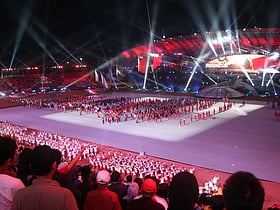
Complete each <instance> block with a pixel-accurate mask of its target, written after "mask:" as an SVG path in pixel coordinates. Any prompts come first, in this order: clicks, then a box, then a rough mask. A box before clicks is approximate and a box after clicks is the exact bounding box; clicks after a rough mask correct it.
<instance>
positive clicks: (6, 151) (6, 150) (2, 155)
mask: <svg viewBox="0 0 280 210" xmlns="http://www.w3.org/2000/svg"><path fill="white" fill-rule="evenodd" d="M17 148H18V147H17V144H16V141H15V140H14V139H12V138H10V137H8V136H5V137H4V136H0V166H2V165H4V163H5V162H6V161H7V160H9V159H14V156H15V153H16V151H17Z"/></svg>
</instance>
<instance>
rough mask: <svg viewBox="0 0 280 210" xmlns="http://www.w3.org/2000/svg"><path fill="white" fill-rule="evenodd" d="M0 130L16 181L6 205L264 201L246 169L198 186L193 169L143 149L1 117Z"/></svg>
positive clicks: (205, 205) (217, 209)
mask: <svg viewBox="0 0 280 210" xmlns="http://www.w3.org/2000/svg"><path fill="white" fill-rule="evenodd" d="M0 136H1V140H0V152H1V154H0V156H3V155H4V154H5V153H4V152H3V151H5V150H7V151H6V153H7V152H11V151H12V153H13V155H6V156H4V157H1V158H2V159H3V158H4V159H5V158H6V159H9V161H7V160H6V159H5V160H1V158H0V160H1V161H0V179H3V180H2V181H3V182H1V183H7V181H5V180H4V179H6V178H7V177H6V176H11V177H12V178H10V179H9V180H10V182H11V183H14V184H15V183H17V184H15V185H11V184H10V185H9V187H8V186H6V187H7V188H8V189H9V190H10V197H9V196H7V195H5V192H6V191H4V190H3V189H2V188H3V187H5V186H3V187H1V189H2V190H0V207H1V209H10V208H11V207H12V209H25V207H26V208H27V207H28V209H49V208H50V206H51V207H52V209H74V210H76V209H85V210H88V209H102V210H106V209H119V210H125V209H127V210H132V209H134V210H135V209H136V210H137V209H143V208H145V209H147V210H148V209H161V210H163V209H165V210H172V209H189V210H193V209H196V210H199V209H204V210H206V209H209V208H210V209H213V210H222V209H224V207H226V209H228V210H231V209H236V208H237V209H241V210H243V209H244V210H245V209H246V210H251V209H252V210H253V209H254V210H261V209H262V206H263V202H264V190H263V187H262V186H261V184H260V182H259V180H258V179H257V178H256V177H255V176H254V175H253V174H251V173H249V172H238V173H235V174H233V175H232V176H231V177H230V178H229V179H228V180H227V181H226V183H225V185H224V186H223V188H222V187H221V185H218V184H219V183H218V179H219V177H213V179H212V180H210V181H209V182H207V183H205V185H204V186H199V185H198V182H197V180H196V177H195V175H194V173H193V172H194V171H193V170H194V168H192V169H188V168H185V167H178V166H176V164H175V163H174V164H170V165H168V164H166V163H165V162H161V161H159V160H154V159H152V158H150V157H148V156H145V155H143V154H134V153H125V152H122V151H121V150H115V149H112V148H104V147H102V146H100V145H96V144H93V143H88V142H83V141H82V140H79V139H73V138H70V137H66V136H62V135H59V134H52V133H49V132H46V131H38V130H34V129H29V128H27V127H24V126H19V125H15V124H11V123H9V122H0ZM2 136H6V137H2ZM5 142H6V143H5ZM7 142H8V143H7ZM11 142H14V143H11ZM10 144H11V145H12V146H10V147H11V148H12V149H8V148H9V147H8V146H7V145H10ZM17 147H18V148H19V154H17V152H16V151H17V149H16V148H17ZM10 159H11V160H10ZM4 163H5V164H4ZM1 164H2V166H1ZM15 177H17V178H18V179H17V178H15ZM10 182H9V183H10ZM13 186H14V187H13ZM12 187H13V188H12ZM50 187H51V188H50ZM11 188H12V189H11ZM65 188H67V190H66V189H65ZM30 196H31V197H32V198H33V199H32V202H31V201H30ZM27 197H28V198H29V199H28V198H27ZM13 198H14V200H13ZM50 198H52V202H51V203H50V204H49V203H48V202H50V200H49V199H50ZM62 201H64V202H62ZM65 201H67V202H65ZM46 206H47V207H46Z"/></svg>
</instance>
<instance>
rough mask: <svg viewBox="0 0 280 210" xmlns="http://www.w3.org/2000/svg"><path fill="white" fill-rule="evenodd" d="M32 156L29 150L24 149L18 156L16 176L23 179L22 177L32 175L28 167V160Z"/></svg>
mask: <svg viewBox="0 0 280 210" xmlns="http://www.w3.org/2000/svg"><path fill="white" fill-rule="evenodd" d="M31 155H32V149H31V148H24V149H23V150H22V152H21V153H20V154H19V156H18V164H17V167H18V174H17V175H18V176H19V177H21V176H23V177H21V178H24V176H27V175H30V174H32V170H31V167H30V160H31Z"/></svg>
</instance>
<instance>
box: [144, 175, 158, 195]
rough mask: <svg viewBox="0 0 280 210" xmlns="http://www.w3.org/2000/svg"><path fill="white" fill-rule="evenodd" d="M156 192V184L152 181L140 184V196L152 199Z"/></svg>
mask: <svg viewBox="0 0 280 210" xmlns="http://www.w3.org/2000/svg"><path fill="white" fill-rule="evenodd" d="M156 192H157V183H156V182H155V180H153V179H150V178H148V179H145V180H144V181H143V183H142V194H143V196H144V197H152V196H153V195H154V194H156Z"/></svg>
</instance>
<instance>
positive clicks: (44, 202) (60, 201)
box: [11, 145, 78, 210]
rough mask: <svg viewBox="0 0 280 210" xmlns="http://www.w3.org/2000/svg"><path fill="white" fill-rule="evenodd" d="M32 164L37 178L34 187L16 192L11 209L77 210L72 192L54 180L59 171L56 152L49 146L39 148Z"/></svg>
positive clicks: (34, 154) (33, 156)
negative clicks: (56, 172)
mask: <svg viewBox="0 0 280 210" xmlns="http://www.w3.org/2000/svg"><path fill="white" fill-rule="evenodd" d="M30 162H31V167H32V170H33V172H34V175H36V177H37V178H36V179H34V180H33V182H32V185H30V186H28V187H26V188H24V189H20V190H18V191H17V192H16V194H15V195H14V200H13V203H12V208H11V209H12V210H26V209H28V210H38V209H40V210H49V209H52V210H59V209H68V210H77V209H78V206H77V203H76V201H75V198H74V196H73V194H72V193H71V191H70V190H68V189H66V188H63V187H60V186H59V183H58V182H56V181H54V180H52V177H53V175H54V173H55V171H56V170H57V164H56V157H55V152H54V150H53V149H51V148H50V147H49V146H47V145H43V146H37V147H35V148H34V149H33V151H32V155H31V161H30Z"/></svg>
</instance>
